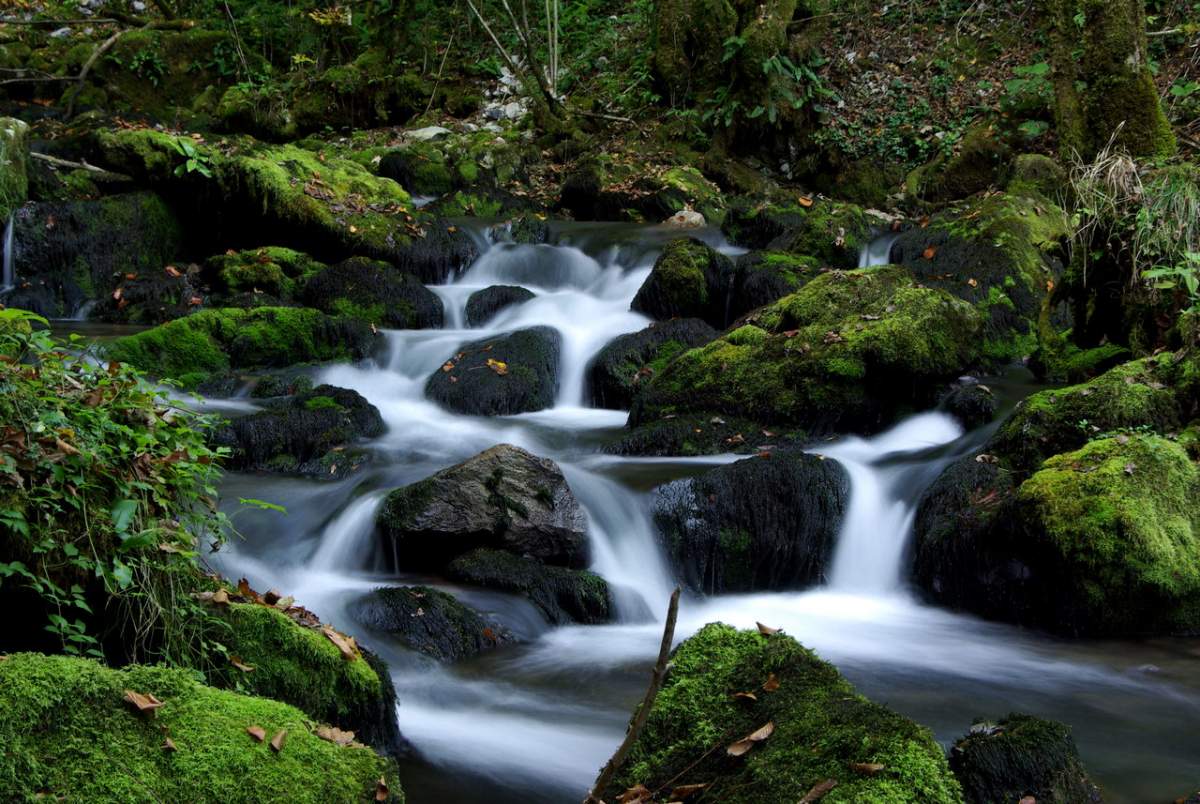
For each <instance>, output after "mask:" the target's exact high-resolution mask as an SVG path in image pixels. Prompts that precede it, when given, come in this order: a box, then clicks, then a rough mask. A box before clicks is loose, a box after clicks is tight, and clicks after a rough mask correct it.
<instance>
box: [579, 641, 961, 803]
mask: <svg viewBox="0 0 1200 804" xmlns="http://www.w3.org/2000/svg"><path fill="white" fill-rule="evenodd" d="M776 684H777V685H778V686H777V687H776ZM767 685H769V686H770V687H772V688H773V689H772V690H767V689H765V688H764V687H765V686H767ZM739 692H752V693H754V694H755V695H756V700H745V699H739V698H736V697H734V696H735V694H736V693H739ZM767 724H772V726H773V730H772V731H771V733H770V736H768V737H766V739H764V740H761V741H759V742H756V743H752V744H751V747H750V748H749V750H748V751H747V752H745V753H744V754H743V755H741V756H731V755H730V754H729V753H728V752H727V751H726V750H725V747H726V746H729V745H732V744H734V743H736V742H737V741H738V740H740V739H741V738H743V737H746V736H747V735H750V734H753V733H755V732H758V731H759V730H760V729H762V728H763V727H764V726H766V725H767ZM856 764H863V765H868V764H869V765H876V764H877V765H881V766H882V768H881V769H880V770H878V772H875V773H866V772H860V771H856V770H855V769H854V767H853V766H855V765H856ZM829 779H835V780H837V786H836V787H833V788H832V790H830V791H829V792H828V794H827V795H825V797H824V798H823V799H821V800H822V801H823V802H831V803H834V804H836V802H860V801H871V802H896V804H899V803H900V802H914V804H915V802H921V803H922V804H958V803H959V802H961V801H962V792H961V790H960V789H959V785H958V782H957V781H956V780H955V779H954V776H953V775H952V774H951V773H950V769H949V768H948V767H947V764H946V758H945V755H944V754H943V752H942V748H941V746H940V745H938V743H937V741H935V740H934V739H933V735H932V734H930V733H929V731H928V730H926V729H924V728H922V727H921V726H918V725H917V724H915V723H913V722H912V721H911V720H908V719H907V718H904V717H902V716H900V715H898V714H896V713H895V712H893V711H891V710H890V709H888V708H886V707H884V706H881V705H879V704H876V703H872V702H871V701H868V700H867V699H866V698H864V697H862V696H861V695H859V694H858V693H856V692H855V690H854V688H853V687H852V686H851V685H850V684H849V682H847V681H846V680H845V679H844V678H842V676H841V675H840V674H839V673H838V671H837V669H836V668H834V667H833V666H832V665H830V664H827V663H825V662H823V661H821V660H820V659H819V658H817V656H816V655H815V654H813V653H812V652H811V651H809V650H806V649H805V648H804V647H802V646H801V645H800V644H799V643H797V642H796V641H795V640H794V639H792V638H791V637H789V636H786V635H784V634H775V635H773V636H764V635H762V634H759V633H757V632H749V631H737V630H735V629H733V628H731V627H729V626H727V625H723V624H720V623H714V624H711V625H707V626H705V627H704V628H703V629H701V630H700V631H699V632H697V633H696V634H695V635H694V636H692V637H691V638H689V639H687V640H685V641H684V642H683V643H682V644H681V645H680V646H679V647H678V648H676V650H675V652H674V654H673V655H672V661H671V670H670V672H669V673H668V675H667V678H666V681H665V682H664V683H663V686H662V690H661V691H660V692H659V694H658V697H657V698H656V699H655V701H654V705H653V708H652V709H651V710H650V716H649V719H648V720H647V721H646V726H645V728H644V729H643V730H642V732H641V733H640V735H639V736H638V738H637V740H636V741H635V742H634V744H633V747H632V750H630V752H629V754H628V756H627V757H626V759H625V761H624V762H623V763H622V764H621V765H620V766H619V767H618V768H617V773H616V776H615V778H614V780H613V782H612V784H611V785H610V786H609V787H608V789H606V790H602V791H600V796H601V797H603V798H605V799H606V800H609V801H612V800H616V798H617V797H618V796H619V795H621V793H622V792H623V791H625V790H627V789H629V788H631V787H634V786H635V785H639V784H640V785H645V786H646V788H648V789H650V790H662V791H663V795H664V796H665V795H666V794H667V793H668V792H669V791H670V790H672V789H674V788H678V787H681V786H684V785H689V784H702V785H706V787H705V790H704V795H705V797H706V798H708V797H711V798H712V800H714V801H722V802H729V804H741V803H742V802H746V804H750V803H751V802H753V803H754V804H758V802H764V801H798V800H800V799H802V798H803V797H804V796H805V795H806V794H807V793H808V792H809V791H810V790H812V789H813V788H814V787H816V786H817V785H819V784H821V783H823V782H825V781H826V780H829ZM662 800H663V801H668V800H671V799H669V798H666V797H664V798H662Z"/></svg>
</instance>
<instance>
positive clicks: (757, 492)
mask: <svg viewBox="0 0 1200 804" xmlns="http://www.w3.org/2000/svg"><path fill="white" fill-rule="evenodd" d="M849 496H850V482H849V477H848V476H847V475H846V471H845V470H844V469H843V468H842V466H841V465H840V464H839V463H837V462H836V461H826V460H823V459H822V458H820V457H819V456H816V455H810V454H808V453H805V452H800V451H799V450H779V451H775V452H772V453H770V455H769V456H768V457H754V458H748V459H746V460H742V461H738V462H737V463H733V464H729V465H728V466H722V467H718V468H717V469H712V470H710V471H708V472H705V473H704V474H702V475H700V476H699V477H696V478H691V479H687V480H677V481H674V482H672V483H668V484H666V485H665V486H661V487H659V488H658V489H657V491H656V493H655V497H654V507H653V512H654V521H655V524H656V525H657V526H658V531H659V533H660V534H661V538H662V542H663V546H664V548H665V552H666V555H667V557H668V560H669V561H670V562H671V564H672V565H673V566H674V568H675V574H676V575H677V576H678V577H679V578H680V579H681V580H682V581H683V582H684V583H685V584H686V585H687V586H688V588H690V589H692V590H694V591H696V592H700V593H702V594H709V595H714V594H726V593H732V592H755V591H763V590H778V589H802V588H805V587H808V586H813V585H815V584H817V583H819V582H821V580H822V579H823V578H824V577H825V572H826V568H827V567H828V564H829V561H830V560H831V558H832V556H833V546H834V543H835V542H836V540H837V535H838V532H839V530H840V529H841V522H842V517H843V516H844V514H845V510H846V505H847V502H848V500H849Z"/></svg>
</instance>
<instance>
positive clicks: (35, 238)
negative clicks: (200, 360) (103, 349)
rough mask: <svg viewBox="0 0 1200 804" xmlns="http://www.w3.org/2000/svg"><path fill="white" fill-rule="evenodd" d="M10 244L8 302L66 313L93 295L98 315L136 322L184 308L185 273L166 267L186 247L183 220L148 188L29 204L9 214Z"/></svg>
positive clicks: (42, 311)
mask: <svg viewBox="0 0 1200 804" xmlns="http://www.w3.org/2000/svg"><path fill="white" fill-rule="evenodd" d="M13 248H14V256H15V268H16V275H17V277H16V278H17V284H18V289H17V290H16V291H15V292H14V293H13V294H12V295H11V296H10V297H9V299H8V303H9V304H10V305H12V306H15V307H22V308H25V309H29V310H33V311H35V312H37V313H39V314H41V315H44V316H46V317H49V318H69V317H71V316H73V315H74V314H75V313H76V312H77V311H78V310H79V309H80V308H81V307H82V306H83V305H84V304H85V303H87V302H89V301H95V302H97V305H96V309H95V310H94V312H93V315H95V316H96V317H98V318H102V319H105V320H110V321H130V322H134V323H159V322H161V321H163V320H165V319H169V318H173V317H175V316H177V315H181V314H182V313H183V312H186V311H187V309H188V303H189V299H190V296H191V295H192V293H191V288H190V286H189V285H188V281H187V278H186V277H184V276H178V277H174V276H170V275H168V274H167V273H165V272H164V269H165V267H166V266H167V265H168V264H170V263H171V261H172V260H173V259H175V257H177V256H178V254H179V253H180V252H181V251H182V250H183V227H182V225H181V223H180V221H179V219H178V218H177V217H176V215H175V213H174V212H173V211H172V210H171V209H170V208H169V207H168V206H167V204H166V203H165V202H164V201H163V199H162V198H161V197H159V196H158V195H155V194H153V193H125V194H121V195H113V196H108V197H105V198H101V199H99V200H96V201H73V202H67V203H61V204H59V203H39V204H28V205H26V206H24V207H22V208H21V209H19V210H18V211H17V214H16V216H15V217H14V219H13ZM118 288H120V289H121V291H122V292H121V293H120V294H116V291H117V289H118ZM114 294H116V295H114Z"/></svg>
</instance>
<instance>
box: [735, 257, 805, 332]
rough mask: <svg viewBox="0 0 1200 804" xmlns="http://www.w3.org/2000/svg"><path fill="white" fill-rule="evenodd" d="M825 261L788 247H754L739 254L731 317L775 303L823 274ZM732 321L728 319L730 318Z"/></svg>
mask: <svg viewBox="0 0 1200 804" xmlns="http://www.w3.org/2000/svg"><path fill="white" fill-rule="evenodd" d="M821 271H822V265H821V261H820V260H819V259H817V258H816V257H803V256H798V255H796V254H789V253H788V252H786V251H751V252H750V253H748V254H745V255H743V256H741V257H739V258H738V260H737V264H736V266H735V267H734V270H733V281H732V283H731V284H730V286H729V291H728V298H727V301H726V306H727V315H726V317H727V318H728V319H729V321H736V320H737V319H739V318H741V317H742V316H743V315H745V314H746V313H749V312H752V311H754V310H757V309H758V308H759V307H763V306H765V305H768V304H771V303H772V302H775V301H778V300H779V299H782V298H783V297H784V296H788V295H791V294H792V293H795V292H796V291H797V290H799V289H800V288H802V287H804V286H805V285H806V284H808V283H809V282H811V281H812V280H813V279H815V278H816V277H818V276H820V274H821ZM727 323H728V322H727Z"/></svg>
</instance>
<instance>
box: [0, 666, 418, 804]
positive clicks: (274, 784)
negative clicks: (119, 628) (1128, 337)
mask: <svg viewBox="0 0 1200 804" xmlns="http://www.w3.org/2000/svg"><path fill="white" fill-rule="evenodd" d="M126 690H133V691H136V692H139V693H142V694H147V695H153V696H155V697H156V698H158V699H159V700H160V701H162V702H163V706H161V707H160V708H159V709H157V710H156V711H155V713H154V716H153V717H150V716H146V715H138V714H136V713H135V712H134V711H133V710H132V708H131V707H130V706H129V704H127V703H125V702H124V701H123V698H124V695H125V691H126ZM249 726H259V727H261V728H262V729H263V730H264V731H265V732H266V734H267V739H268V740H269V739H271V738H272V737H273V736H274V735H275V734H276V733H277V732H279V731H280V730H286V731H287V737H286V741H285V743H284V746H283V749H282V750H281V751H279V752H274V751H272V750H271V748H270V747H269V746H268V745H267V744H266V742H262V743H259V742H256V741H255V740H253V739H252V738H251V737H250V736H249V735H248V734H247V733H246V729H247V727H249ZM167 739H170V741H171V742H172V743H173V744H174V746H175V748H174V750H166V749H164V748H163V745H164V742H165V740H167ZM0 743H2V744H3V745H4V751H3V752H0V798H3V799H4V800H5V801H36V800H41V799H43V798H45V797H47V796H49V797H53V798H58V797H63V798H65V799H67V800H71V801H144V800H155V801H195V802H214V803H215V802H220V803H221V804H233V803H234V802H246V804H250V803H251V802H253V803H254V804H258V802H275V801H278V802H283V801H289V802H314V803H315V802H347V804H348V803H349V802H359V801H365V800H371V799H373V798H374V795H375V790H376V783H377V780H378V779H379V778H380V777H381V776H382V777H384V778H386V779H388V781H389V787H390V788H391V789H392V791H393V794H392V798H391V799H390V800H393V801H403V795H402V794H401V793H400V792H399V790H400V788H399V784H398V783H397V782H396V778H395V773H394V769H393V768H390V767H389V764H388V763H387V762H386V761H385V760H382V759H380V758H379V757H378V756H376V755H375V753H374V752H373V751H371V750H370V749H368V748H365V747H361V746H348V747H341V746H338V745H335V744H334V743H331V742H328V741H325V740H322V739H320V738H319V737H317V736H316V734H315V733H314V726H313V724H312V722H311V721H310V720H309V719H308V718H307V717H306V716H305V715H304V714H303V713H301V712H300V711H299V710H297V709H294V708H292V707H291V706H287V705H285V704H282V703H277V702H275V701H268V700H263V699H259V698H251V697H247V696H244V695H239V694H236V693H233V692H226V691H222V690H216V689H212V688H209V687H205V686H203V685H201V684H199V683H198V682H197V681H196V680H195V678H194V676H193V675H192V674H191V673H189V672H187V671H181V670H169V669H165V668H158V667H132V668H129V669H127V670H123V671H116V670H109V669H107V668H105V667H103V666H101V665H100V664H98V663H96V662H93V661H90V660H84V659H70V658H66V657H46V656H39V655H36V654H17V655H13V656H8V657H5V658H3V659H0Z"/></svg>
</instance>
